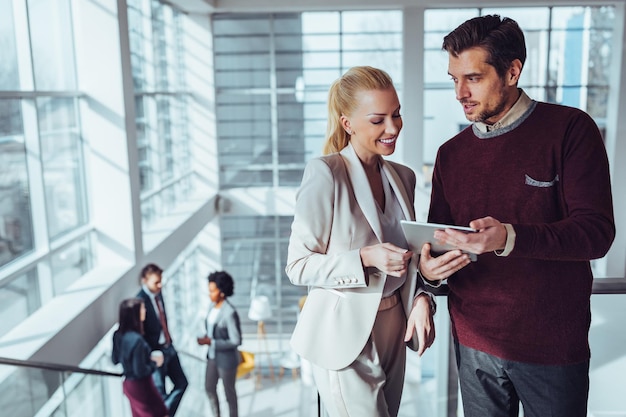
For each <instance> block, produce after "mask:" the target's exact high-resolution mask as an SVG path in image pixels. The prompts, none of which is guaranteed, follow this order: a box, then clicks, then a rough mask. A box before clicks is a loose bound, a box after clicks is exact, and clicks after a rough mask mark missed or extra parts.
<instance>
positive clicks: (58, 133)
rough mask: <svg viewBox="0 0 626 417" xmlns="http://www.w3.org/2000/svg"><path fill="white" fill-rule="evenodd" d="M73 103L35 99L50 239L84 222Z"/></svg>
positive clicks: (80, 162)
mask: <svg viewBox="0 0 626 417" xmlns="http://www.w3.org/2000/svg"><path fill="white" fill-rule="evenodd" d="M76 104H77V102H76V99H74V98H58V97H42V98H39V99H38V100H37V111H38V115H39V138H40V142H41V145H40V146H41V156H42V165H43V176H44V187H45V193H46V203H47V214H48V233H49V235H50V238H51V239H54V238H55V237H58V236H59V235H61V234H62V233H64V232H68V231H70V230H72V229H74V228H76V227H78V226H81V225H84V224H85V223H86V222H87V212H86V207H85V195H84V190H85V185H84V175H83V163H82V161H83V158H82V142H81V138H80V126H79V121H78V110H77V108H76Z"/></svg>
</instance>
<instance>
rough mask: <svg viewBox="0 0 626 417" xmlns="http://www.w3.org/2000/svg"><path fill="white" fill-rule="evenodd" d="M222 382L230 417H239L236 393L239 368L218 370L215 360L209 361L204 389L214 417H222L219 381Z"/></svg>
mask: <svg viewBox="0 0 626 417" xmlns="http://www.w3.org/2000/svg"><path fill="white" fill-rule="evenodd" d="M218 379H221V380H222V385H224V392H225V393H226V402H227V403H228V410H229V414H228V416H229V417H238V411H237V392H236V391H235V381H236V379H237V368H232V369H223V368H218V367H217V363H216V362H215V359H208V360H207V365H206V375H205V380H204V387H205V389H206V394H207V396H208V397H209V404H210V406H211V411H213V416H214V417H221V414H220V401H219V398H218V397H217V381H218Z"/></svg>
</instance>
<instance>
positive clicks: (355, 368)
mask: <svg viewBox="0 0 626 417" xmlns="http://www.w3.org/2000/svg"><path fill="white" fill-rule="evenodd" d="M355 320H358V317H355ZM405 331H406V317H405V314H404V310H403V309H402V304H401V303H397V304H395V305H394V306H393V307H391V308H389V309H387V310H379V311H378V314H377V315H376V321H375V323H374V328H373V329H372V334H371V336H370V338H369V340H368V341H367V343H366V345H365V347H364V348H363V351H361V353H360V354H359V356H358V357H357V358H356V360H355V361H354V362H352V363H351V364H350V365H349V366H347V367H346V368H343V369H340V370H337V371H334V370H328V369H324V368H320V367H319V366H317V365H313V366H312V367H313V377H314V379H315V384H316V386H317V390H318V391H319V394H320V398H321V400H322V405H323V407H324V409H325V410H326V412H327V414H328V416H330V417H396V416H397V414H398V409H399V408H400V399H401V398H402V387H403V385H404V371H405V363H406V345H405V343H404V332H405ZM337 349H341V346H337Z"/></svg>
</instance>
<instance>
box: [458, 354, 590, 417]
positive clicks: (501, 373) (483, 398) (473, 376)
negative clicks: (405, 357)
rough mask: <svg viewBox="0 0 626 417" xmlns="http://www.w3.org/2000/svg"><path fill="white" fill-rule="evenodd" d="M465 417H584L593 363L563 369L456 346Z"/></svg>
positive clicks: (583, 363)
mask: <svg viewBox="0 0 626 417" xmlns="http://www.w3.org/2000/svg"><path fill="white" fill-rule="evenodd" d="M455 348H456V358H457V366H458V369H459V380H460V385H461V396H462V399H463V411H464V414H465V417H487V416H488V417H517V416H518V413H519V403H520V402H521V403H522V407H523V409H524V416H525V417H586V416H587V397H588V394H589V361H585V362H582V363H577V364H573V365H565V366H549V365H535V364H529V363H522V362H514V361H508V360H504V359H501V358H498V357H496V356H493V355H489V354H488V353H485V352H481V351H478V350H475V349H471V348H468V347H467V346H463V345H461V344H459V343H458V342H455Z"/></svg>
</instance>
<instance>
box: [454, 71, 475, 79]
mask: <svg viewBox="0 0 626 417" xmlns="http://www.w3.org/2000/svg"><path fill="white" fill-rule="evenodd" d="M448 75H449V76H450V77H454V78H460V77H465V78H469V77H480V76H482V75H483V73H482V72H470V73H467V74H461V75H460V76H458V77H457V76H456V75H453V74H451V73H450V72H449V71H448Z"/></svg>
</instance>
